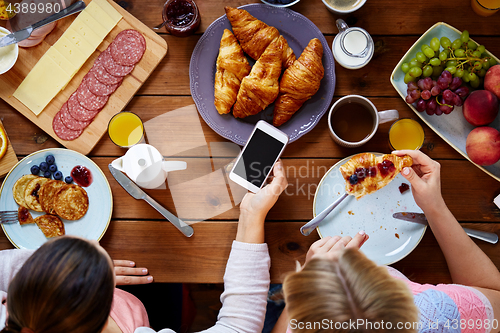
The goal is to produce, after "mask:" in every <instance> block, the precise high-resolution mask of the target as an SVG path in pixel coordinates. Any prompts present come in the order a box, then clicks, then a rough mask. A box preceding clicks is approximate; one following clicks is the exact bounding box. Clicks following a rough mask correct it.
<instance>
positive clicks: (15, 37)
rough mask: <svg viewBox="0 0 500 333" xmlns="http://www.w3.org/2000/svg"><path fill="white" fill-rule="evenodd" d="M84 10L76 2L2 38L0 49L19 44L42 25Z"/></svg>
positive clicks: (80, 3)
mask: <svg viewBox="0 0 500 333" xmlns="http://www.w3.org/2000/svg"><path fill="white" fill-rule="evenodd" d="M84 9H85V2H83V1H77V2H75V3H74V4H72V5H71V6H69V7H68V8H65V9H63V10H61V11H60V12H58V13H55V14H53V15H50V16H49V17H47V18H45V19H43V20H41V21H39V22H36V23H34V24H32V25H30V26H29V27H26V28H24V29H21V30H19V31H16V32H13V33H11V34H9V35H7V36H5V37H3V38H0V47H4V46H7V45H10V44H14V43H19V42H20V41H23V40H25V39H27V38H29V37H30V36H31V33H32V32H33V30H36V29H38V28H41V27H43V26H44V25H47V24H49V23H52V22H55V21H57V20H60V19H62V18H65V17H66V16H70V15H73V14H76V13H78V12H80V11H82V10H84Z"/></svg>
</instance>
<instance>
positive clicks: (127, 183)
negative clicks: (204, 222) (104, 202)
mask: <svg viewBox="0 0 500 333" xmlns="http://www.w3.org/2000/svg"><path fill="white" fill-rule="evenodd" d="M108 167H109V171H110V172H111V174H112V175H113V177H115V179H116V181H117V182H118V184H120V185H121V187H123V188H124V189H125V191H127V193H128V194H130V195H131V196H132V197H133V198H134V199H137V200H144V201H146V202H147V203H148V204H150V205H151V207H153V208H154V209H156V210H157V211H158V213H160V214H161V215H163V216H164V217H165V218H166V219H167V220H168V221H170V223H172V224H173V225H174V226H175V227H176V228H177V229H179V231H180V232H182V233H183V234H184V235H186V236H187V237H191V236H192V235H193V233H194V230H193V228H192V227H191V226H190V225H188V224H187V223H186V222H184V221H182V220H181V219H180V218H178V217H177V216H175V215H174V214H172V213H170V212H169V211H168V210H167V209H165V207H163V206H162V205H160V204H159V203H158V202H156V201H155V200H154V199H153V198H151V197H150V196H149V195H147V194H146V192H144V191H143V190H141V189H140V188H139V186H137V184H135V183H134V182H133V181H131V180H130V179H129V178H128V177H127V176H125V175H124V174H123V173H122V172H121V171H119V170H117V169H115V168H114V167H113V166H112V165H111V164H109V165H108Z"/></svg>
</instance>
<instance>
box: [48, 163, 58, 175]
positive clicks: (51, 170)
mask: <svg viewBox="0 0 500 333" xmlns="http://www.w3.org/2000/svg"><path fill="white" fill-rule="evenodd" d="M49 171H50V172H52V173H54V172H56V171H57V165H55V164H51V165H50V166H49Z"/></svg>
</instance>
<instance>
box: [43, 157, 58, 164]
mask: <svg viewBox="0 0 500 333" xmlns="http://www.w3.org/2000/svg"><path fill="white" fill-rule="evenodd" d="M55 161H56V159H55V157H54V155H47V157H45V162H47V164H49V165H52V164H54V162H55Z"/></svg>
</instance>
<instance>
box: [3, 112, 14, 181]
mask: <svg viewBox="0 0 500 333" xmlns="http://www.w3.org/2000/svg"><path fill="white" fill-rule="evenodd" d="M0 126H2V127H3V125H2V121H1V120H0ZM4 129H5V127H4ZM5 133H7V131H5ZM17 162H18V161H17V156H16V152H15V151H14V148H12V145H11V144H10V141H9V142H8V146H7V152H6V153H5V155H4V156H3V157H2V158H1V159H0V177H3V176H5V175H6V174H7V173H8V172H9V171H10V170H11V169H12V168H13V167H14V165H16V164H17Z"/></svg>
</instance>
